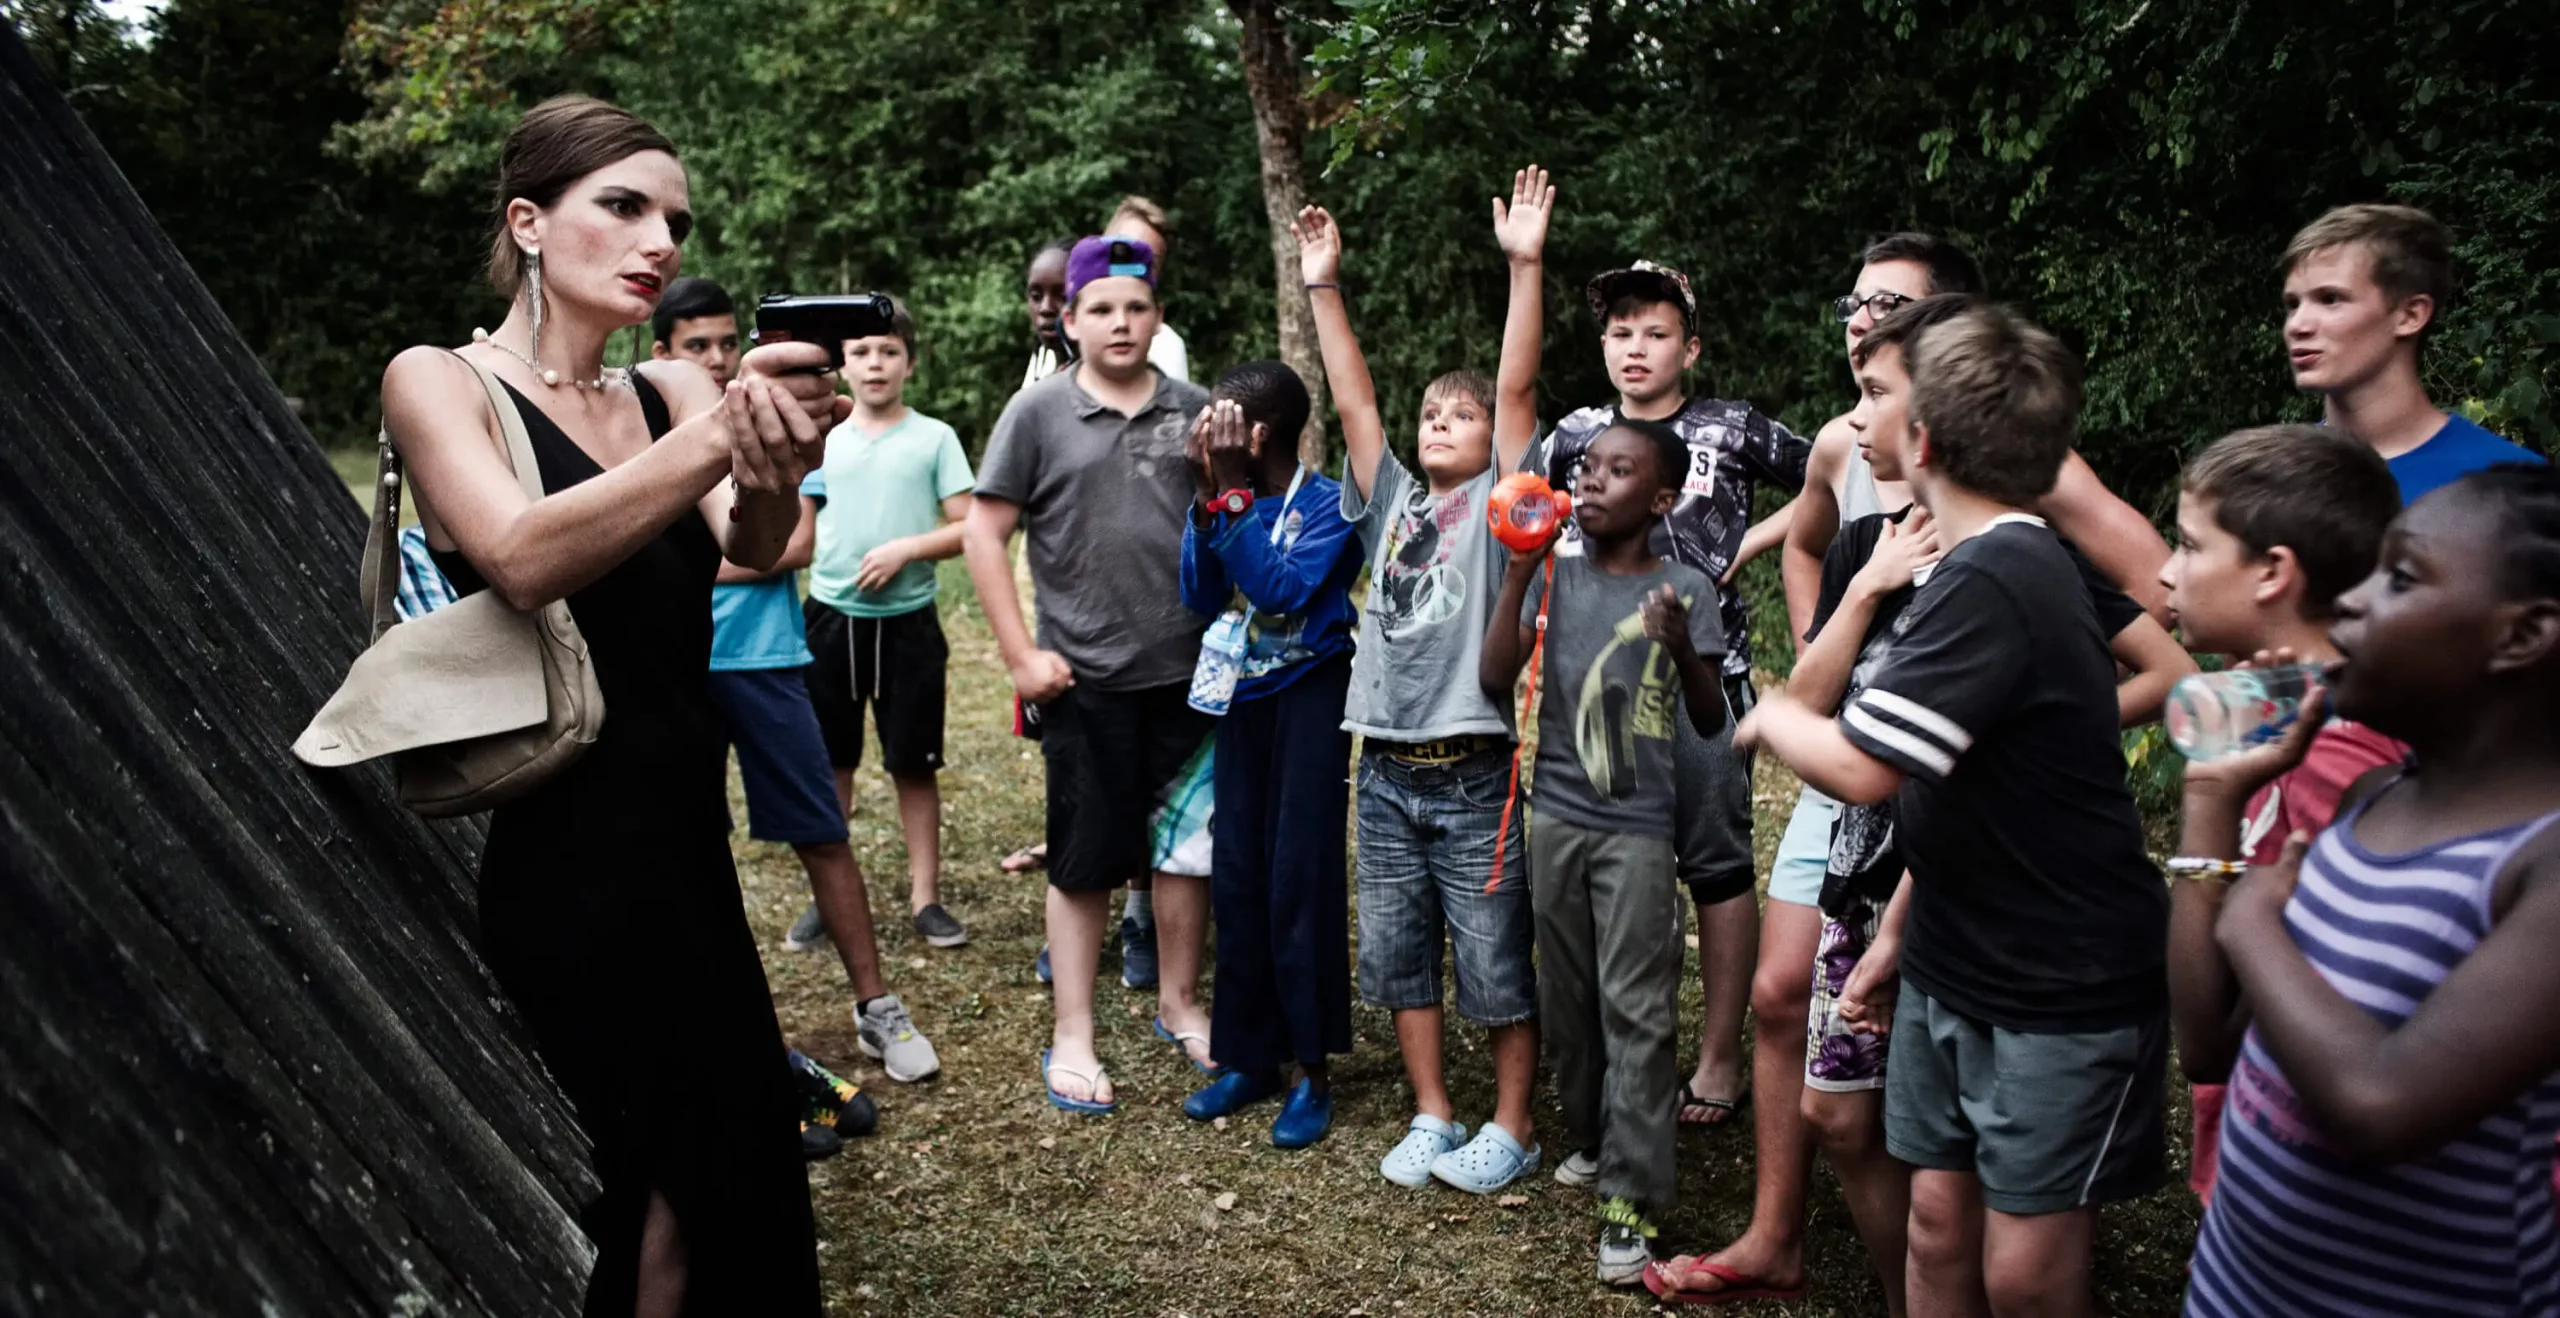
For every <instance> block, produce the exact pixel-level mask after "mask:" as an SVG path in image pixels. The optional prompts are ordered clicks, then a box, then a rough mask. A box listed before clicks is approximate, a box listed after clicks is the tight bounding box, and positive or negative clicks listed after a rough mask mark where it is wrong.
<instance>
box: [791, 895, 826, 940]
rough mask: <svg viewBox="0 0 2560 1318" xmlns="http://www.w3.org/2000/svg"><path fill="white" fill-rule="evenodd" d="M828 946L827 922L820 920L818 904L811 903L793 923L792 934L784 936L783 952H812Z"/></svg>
mask: <svg viewBox="0 0 2560 1318" xmlns="http://www.w3.org/2000/svg"><path fill="white" fill-rule="evenodd" d="M826 944H827V922H826V921H825V920H822V919H820V918H818V904H817V903H816V902H811V903H809V909H807V910H805V911H802V912H801V913H800V918H799V919H797V920H794V921H792V922H791V932H789V933H787V934H784V935H783V936H782V950H783V951H786V952H811V951H815V950H817V949H818V948H821V947H824V946H826Z"/></svg>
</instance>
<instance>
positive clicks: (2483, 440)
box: [2391, 412, 2548, 507]
mask: <svg viewBox="0 0 2560 1318" xmlns="http://www.w3.org/2000/svg"><path fill="white" fill-rule="evenodd" d="M2547 460H2548V459H2546V458H2544V457H2543V456H2542V455H2541V454H2539V453H2536V452H2534V451H2533V450H2531V449H2528V448H2518V447H2517V446H2515V445H2513V444H2510V443H2508V442H2507V441H2505V440H2503V439H2500V438H2498V437H2497V436H2496V435H2492V434H2490V433H2489V432H2488V431H2486V430H2483V429H2481V428H2480V423H2478V422H2476V421H2473V420H2472V419H2471V418H2469V417H2467V416H2464V415H2462V414H2461V413H2459V412H2448V413H2446V414H2445V418H2444V425H2443V426H2442V427H2441V428H2439V429H2438V430H2437V431H2436V433H2434V434H2433V435H2430V436H2428V437H2427V442H2426V443H2423V444H2420V445H2419V446H2417V447H2416V448H2413V449H2411V450H2409V451H2408V452H2406V453H2403V454H2401V455H2400V456H2399V457H2396V458H2393V459H2391V478H2392V479H2393V480H2396V481H2398V482H2400V502H2401V504H2402V506H2404V507H2405V506H2407V505H2409V504H2413V503H2416V502H2417V501H2418V496H2420V495H2422V494H2425V493H2427V492H2428V491H2430V490H2433V489H2435V488H2436V487H2438V486H2441V485H2450V484H2452V483H2453V482H2455V481H2458V480H2460V479H2462V478H2463V477H2465V476H2468V475H2470V474H2471V473H2472V472H2475V471H2478V470H2480V469H2481V468H2483V467H2494V466H2497V465H2498V464H2499V463H2501V462H2543V461H2547Z"/></svg>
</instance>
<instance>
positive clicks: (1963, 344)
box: [1742, 306, 2168, 1314]
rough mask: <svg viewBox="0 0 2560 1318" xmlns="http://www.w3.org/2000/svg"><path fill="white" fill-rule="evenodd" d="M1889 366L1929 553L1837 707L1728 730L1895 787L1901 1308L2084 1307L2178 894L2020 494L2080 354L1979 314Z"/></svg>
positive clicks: (2103, 681)
mask: <svg viewBox="0 0 2560 1318" xmlns="http://www.w3.org/2000/svg"><path fill="white" fill-rule="evenodd" d="M1902 357H1903V364H1904V367H1905V369H1906V370H1907V372H1908V373H1909V376H1910V382H1911V386H1910V387H1911V396H1910V402H1909V409H1910V416H1909V423H1908V424H1907V425H1906V426H1904V427H1903V428H1902V434H1901V435H1900V436H1898V439H1899V441H1900V444H1901V452H1900V454H1899V455H1898V456H1899V459H1900V465H1901V466H1902V469H1903V474H1904V476H1905V477H1906V478H1907V479H1908V481H1909V483H1910V485H1911V488H1912V492H1913V494H1914V495H1915V496H1916V498H1917V500H1918V502H1919V504H1920V506H1921V507H1923V508H1926V509H1928V510H1929V512H1930V515H1931V517H1932V519H1933V520H1934V522H1935V524H1936V527H1937V534H1938V537H1939V540H1940V543H1941V544H1942V545H1943V546H1945V550H1946V552H1945V556H1944V557H1943V558H1942V559H1941V560H1940V561H1939V564H1938V566H1937V568H1936V570H1935V571H1934V572H1932V573H1931V575H1930V578H1929V581H1928V583H1927V584H1926V585H1925V586H1923V587H1921V588H1920V591H1919V593H1918V595H1917V596H1916V597H1914V598H1913V599H1912V601H1911V603H1910V605H1909V606H1908V608H1907V609H1906V610H1905V611H1904V612H1903V614H1902V615H1901V617H1900V618H1899V619H1897V620H1896V622H1895V624H1894V630H1895V636H1894V640H1893V648H1892V651H1891V653H1890V655H1889V656H1887V657H1886V658H1885V659H1884V660H1883V662H1882V663H1881V664H1880V665H1878V667H1877V668H1876V670H1875V671H1874V672H1873V673H1872V674H1871V675H1869V676H1867V678H1866V680H1865V681H1864V683H1863V685H1862V686H1861V688H1860V690H1859V691H1858V693H1857V695H1856V696H1854V697H1853V698H1852V699H1850V700H1849V702H1848V703H1847V704H1846V705H1845V706H1844V707H1843V708H1842V710H1841V712H1840V714H1839V716H1838V718H1837V720H1836V721H1835V720H1834V719H1833V718H1832V717H1831V716H1829V715H1826V714H1824V713H1821V712H1819V711H1817V710H1815V709H1813V708H1811V707H1809V706H1808V705H1806V704H1805V703H1804V702H1802V701H1801V700H1798V699H1796V698H1794V697H1793V696H1792V695H1789V694H1785V693H1781V694H1778V695H1774V696H1772V697H1771V698H1770V699H1768V700H1767V701H1765V702H1763V704H1762V705H1761V707H1760V708H1759V709H1758V710H1757V711H1755V712H1754V713H1753V714H1752V715H1751V716H1750V717H1749V718H1748V719H1747V720H1746V721H1745V723H1744V726H1743V729H1742V732H1743V736H1744V738H1745V739H1747V740H1756V741H1758V742H1760V743H1762V744H1765V745H1766V746H1767V747H1768V748H1769V750H1770V752H1771V753H1772V754H1775V755H1776V756H1778V758H1780V759H1781V760H1784V761H1786V763H1787V764H1788V766H1789V767H1791V768H1793V769H1794V770H1795V771H1796V773H1797V774H1798V776H1800V777H1802V778H1803V779H1804V780H1805V781H1806V783H1808V784H1809V785H1811V786H1813V787H1816V788H1819V789H1820V790H1822V791H1823V792H1825V793H1826V794H1828V795H1830V796H1832V797H1834V798H1836V799H1838V800H1840V801H1842V802H1844V803H1847V804H1863V805H1872V804H1876V803H1880V802H1882V801H1884V800H1886V799H1887V798H1889V797H1893V796H1894V795H1895V794H1896V793H1897V792H1899V793H1900V798H1899V800H1898V801H1897V802H1896V806H1897V814H1896V818H1895V828H1896V831H1897V835H1898V837H1899V840H1900V842H1901V846H1902V853H1903V863H1904V865H1905V867H1906V868H1907V869H1909V870H1910V872H1911V876H1912V884H1911V892H1910V897H1909V902H1908V915H1907V922H1906V931H1905V933H1904V935H1903V942H1902V951H1901V959H1900V971H1901V975H1902V979H1903V984H1902V988H1901V991H1900V994H1899V1001H1898V1003H1897V1005H1896V1009H1895V1012H1894V1040H1895V1047H1894V1050H1893V1065H1892V1066H1891V1068H1890V1069H1889V1070H1888V1071H1887V1073H1886V1076H1885V1104H1884V1123H1885V1147H1886V1150H1887V1151H1888V1152H1889V1153H1890V1154H1891V1155H1892V1156H1893V1157H1895V1158H1897V1159H1900V1160H1901V1161H1903V1162H1906V1163H1909V1164H1911V1165H1912V1166H1913V1167H1914V1168H1915V1169H1916V1170H1915V1171H1914V1173H1913V1176H1912V1182H1911V1210H1910V1217H1909V1248H1908V1255H1907V1257H1908V1262H1909V1266H1908V1271H1907V1276H1906V1287H1907V1293H1908V1295H1909V1302H1910V1306H1911V1309H1912V1310H1913V1311H1914V1312H1919V1313H1929V1314H1937V1313H1950V1312H1954V1313H1978V1312H1982V1311H1984V1310H1985V1309H1986V1308H1987V1309H1988V1310H1989V1311H1991V1312H1995V1313H2083V1312H2087V1311H2088V1306H2089V1304H2090V1297H2089V1293H2088V1276H2089V1256H2090V1248H2091V1244H2092V1238H2093V1233H2094V1229H2095V1224H2096V1216H2097V1215H2096V1205H2097V1204H2099V1203H2101V1202H2105V1201H2108V1200H2112V1199H2120V1198H2125V1197H2129V1196H2133V1195H2138V1194H2144V1193H2147V1192H2149V1191H2150V1190H2152V1189H2154V1188H2156V1187H2157V1186H2158V1185H2159V1183H2160V1181H2161V1179H2162V1178H2163V1176H2164V1174H2165V1171H2166V1168H2165V1157H2164V1142H2163V1138H2162V1131H2161V1119H2162V1111H2161V1107H2162V1078H2163V1071H2164V1069H2165V1067H2166V1064H2167V1042H2168V1037H2167V1036H2168V1030H2167V1019H2166V1016H2167V1011H2166V1009H2167V1002H2166V982H2165V974H2164V967H2163V960H2164V956H2165V951H2166V940H2167V923H2168V895H2167V893H2166V892H2164V891H2163V890H2162V886H2161V883H2160V876H2159V873H2158V871H2156V870H2154V869H2153V868H2152V866H2151V863H2150V861H2149V860H2148V859H2147V858H2146V856H2145V854H2144V850H2143V836H2142V822H2141V819H2140V817H2139V815H2138V814H2137V813H2136V812H2135V809H2134V804H2133V797H2132V794H2131V792H2130V791H2129V790H2128V789H2127V788H2126V786H2125V780H2124V758H2123V751H2122V748H2121V746H2120V743H2119V741H2118V726H2119V720H2120V704H2119V699H2120V698H2119V695H2118V693H2117V691H2116V689H2115V686H2116V683H2115V678H2116V672H2115V663H2114V661H2113V659H2112V657H2111V656H2110V655H2109V654H2108V650H2107V642H2106V637H2105V635H2104V633H2103V628H2102V625H2101V623H2100V622H2099V620H2098V613H2097V610H2096V608H2095V606H2094V605H2093V603H2092V601H2091V598H2090V592H2089V589H2088V585H2087V582H2086V579H2085V578H2084V576H2083V574H2082V572H2081V570H2080V569H2079V567H2078V566H2077V565H2076V564H2075V563H2074V562H2073V561H2072V556H2071V554H2070V552H2069V550H2068V549H2067V548H2066V547H2065V546H2064V545H2063V543H2062V541H2061V540H2060V539H2059V538H2058V537H2056V536H2055V535H2054V534H2053V532H2052V531H2051V530H2050V529H2049V528H2048V527H2047V526H2046V525H2045V523H2044V521H2043V519H2042V518H2039V517H2037V516H2035V515H2034V514H2032V513H2030V512H2028V511H2027V509H2028V508H2030V507H2032V506H2033V505H2034V503H2035V501H2036V500H2037V499H2039V498H2041V497H2042V496H2043V495H2044V494H2045V493H2046V492H2047V491H2048V490H2050V489H2051V488H2052V485H2053V481H2054V478H2055V475H2056V473H2057V472H2058V471H2059V470H2060V468H2061V466H2062V463H2063V461H2064V458H2065V456H2066V455H2067V454H2068V453H2069V452H2070V450H2071V440H2072V428H2073V421H2074V418H2075V416H2076V415H2077V413H2078V410H2079V403H2080V376H2079V368H2078V363H2077V362H2076V361H2074V360H2073V358H2072V357H2071V355H2070V353H2069V352H2068V351H2067V350H2066V349H2064V348H2063V347H2062V345H2061V344H2060V343H2059V342H2057V341H2055V340H2054V338H2053V337H2052V336H2051V335H2049V334H2047V333H2045V332H2044V331H2043V330H2041V329H2038V328H2036V327H2035V326H2033V325H2030V324H2028V323H2027V322H2025V321H2024V320H2022V319H2020V318H2019V317H2017V316H2016V315H2015V314H2013V313H2011V312H2008V311H2006V310H2004V309H2001V308H1998V307H1990V306H1977V307H1973V308H1970V309H1968V310H1965V311H1963V312H1962V313H1961V314H1959V315H1956V316H1954V317H1952V318H1949V319H1947V320H1945V321H1943V322H1941V323H1938V324H1934V325H1930V326H1929V327H1927V328H1926V329H1923V330H1921V331H1920V332H1919V333H1918V334H1917V335H1915V336H1913V338H1912V339H1911V341H1910V342H1909V343H1908V344H1906V345H1904V346H1903V348H1902Z"/></svg>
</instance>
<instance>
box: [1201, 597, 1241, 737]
mask: <svg viewBox="0 0 2560 1318" xmlns="http://www.w3.org/2000/svg"><path fill="white" fill-rule="evenodd" d="M1244 645H1245V618H1244V611H1243V610H1242V609H1229V610H1227V611H1226V612H1224V613H1221V614H1219V615H1218V620H1217V621H1216V622H1213V623H1210V624H1209V630H1208V632H1207V634H1205V635H1203V636H1202V637H1201V638H1200V662H1199V663H1197V664H1194V665H1193V666H1192V669H1191V707H1192V708H1193V709H1196V710H1199V711H1200V712H1201V713H1203V714H1224V713H1226V712H1227V706H1229V705H1232V704H1234V703H1235V699H1236V678H1237V677H1239V676H1241V675H1242V674H1243V672H1244Z"/></svg>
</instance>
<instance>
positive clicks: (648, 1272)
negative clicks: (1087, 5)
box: [631, 1190, 686, 1318]
mask: <svg viewBox="0 0 2560 1318" xmlns="http://www.w3.org/2000/svg"><path fill="white" fill-rule="evenodd" d="M685 1263H686V1257H685V1247H684V1232H683V1231H682V1230H681V1229H680V1228H678V1227H677V1225H676V1210H675V1209H673V1208H670V1207H668V1206H667V1197H666V1196H665V1195H663V1194H660V1193H658V1192H657V1191H655V1190H652V1191H650V1192H649V1215H648V1216H647V1217H645V1218H643V1219H641V1222H640V1281H639V1287H638V1290H639V1299H638V1302H637V1303H635V1304H633V1305H632V1307H631V1313H632V1318H677V1315H679V1314H681V1313H683V1312H684V1285H685Z"/></svg>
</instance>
